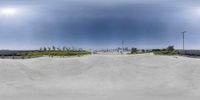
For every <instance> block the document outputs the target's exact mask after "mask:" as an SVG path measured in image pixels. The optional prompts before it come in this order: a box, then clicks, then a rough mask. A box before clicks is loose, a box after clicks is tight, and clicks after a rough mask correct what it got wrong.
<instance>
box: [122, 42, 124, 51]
mask: <svg viewBox="0 0 200 100" xmlns="http://www.w3.org/2000/svg"><path fill="white" fill-rule="evenodd" d="M122 51H124V40H122Z"/></svg>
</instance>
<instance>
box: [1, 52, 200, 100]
mask: <svg viewBox="0 0 200 100" xmlns="http://www.w3.org/2000/svg"><path fill="white" fill-rule="evenodd" d="M199 98H200V59H194V58H186V57H178V56H156V55H91V56H83V57H68V58H59V57H57V58H48V57H42V58H33V59H25V60H19V59H15V60H12V59H0V100H199Z"/></svg>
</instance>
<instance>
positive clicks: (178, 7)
mask: <svg viewBox="0 0 200 100" xmlns="http://www.w3.org/2000/svg"><path fill="white" fill-rule="evenodd" d="M183 31H187V33H186V34H185V48H186V49H200V39H199V38H200V1H198V0H1V1H0V49H38V48H40V47H44V46H46V47H47V46H53V45H55V46H58V47H61V46H67V47H80V48H84V49H90V48H91V49H106V48H117V47H121V41H122V40H124V41H125V46H126V47H129V48H131V47H136V48H144V49H152V48H165V47H167V46H169V45H174V46H175V48H176V49H181V48H182V34H181V32H183Z"/></svg>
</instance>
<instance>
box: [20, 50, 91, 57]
mask: <svg viewBox="0 0 200 100" xmlns="http://www.w3.org/2000/svg"><path fill="white" fill-rule="evenodd" d="M87 54H91V53H90V52H88V51H59V52H58V51H56V52H53V51H52V52H48V51H33V52H23V53H21V54H20V56H28V57H33V56H81V55H87Z"/></svg>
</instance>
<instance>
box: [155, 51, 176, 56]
mask: <svg viewBox="0 0 200 100" xmlns="http://www.w3.org/2000/svg"><path fill="white" fill-rule="evenodd" d="M153 53H154V54H155V55H176V54H177V52H176V51H168V50H162V51H153Z"/></svg>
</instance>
